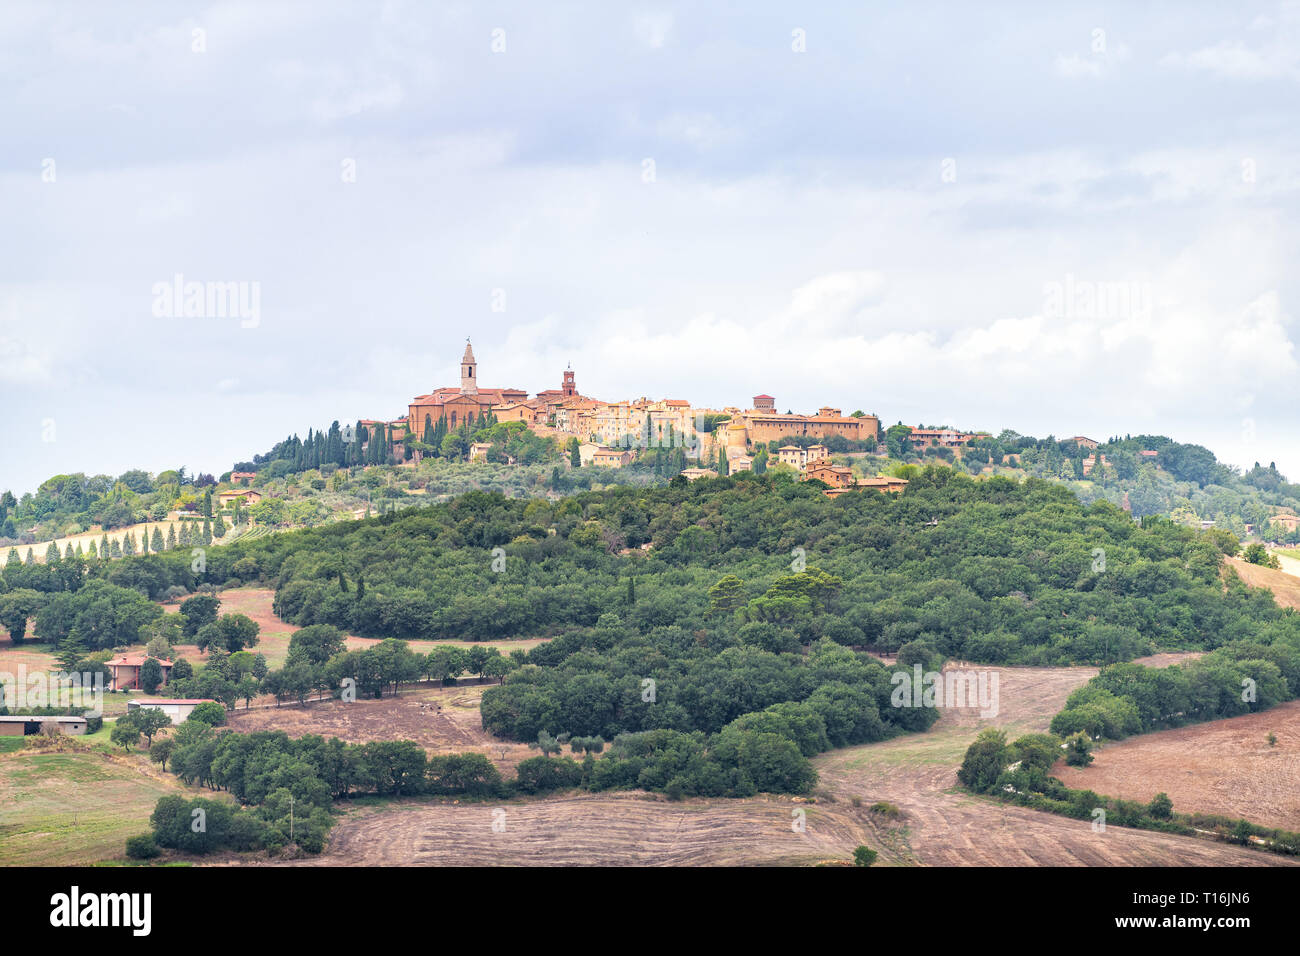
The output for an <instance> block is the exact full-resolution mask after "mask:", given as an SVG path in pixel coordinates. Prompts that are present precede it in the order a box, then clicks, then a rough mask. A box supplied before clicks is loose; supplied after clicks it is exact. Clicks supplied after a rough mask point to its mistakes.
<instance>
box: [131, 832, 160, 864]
mask: <svg viewBox="0 0 1300 956" xmlns="http://www.w3.org/2000/svg"><path fill="white" fill-rule="evenodd" d="M160 852H162V851H160V850H159V849H158V844H157V843H155V842H154V838H153V834H152V833H141V834H140V835H139V836H133V837H128V838H127V841H126V855H127V856H129V857H130V858H131V859H133V860H152V859H153V858H154V857H156V856H157V855H158V854H159V853H160Z"/></svg>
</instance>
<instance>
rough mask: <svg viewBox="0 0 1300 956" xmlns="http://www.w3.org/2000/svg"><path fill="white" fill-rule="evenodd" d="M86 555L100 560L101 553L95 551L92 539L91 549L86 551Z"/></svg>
mask: <svg viewBox="0 0 1300 956" xmlns="http://www.w3.org/2000/svg"><path fill="white" fill-rule="evenodd" d="M86 553H87V554H88V555H90V557H92V558H96V559H98V558H99V552H98V551H97V550H96V549H95V541H94V539H93V538H92V539H91V542H90V547H89V548H87V549H86Z"/></svg>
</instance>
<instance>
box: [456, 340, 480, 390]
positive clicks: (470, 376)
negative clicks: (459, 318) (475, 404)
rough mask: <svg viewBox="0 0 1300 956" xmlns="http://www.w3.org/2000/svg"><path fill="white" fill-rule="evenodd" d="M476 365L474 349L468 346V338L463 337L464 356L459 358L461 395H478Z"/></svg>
mask: <svg viewBox="0 0 1300 956" xmlns="http://www.w3.org/2000/svg"><path fill="white" fill-rule="evenodd" d="M477 367H478V363H477V362H475V361H474V349H473V348H472V347H471V346H470V344H469V336H468V335H467V336H465V354H464V355H462V356H461V357H460V391H461V394H462V395H477V394H478V378H477V377H476V372H475V369H476V368H477Z"/></svg>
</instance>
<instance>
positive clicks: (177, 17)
mask: <svg viewBox="0 0 1300 956" xmlns="http://www.w3.org/2000/svg"><path fill="white" fill-rule="evenodd" d="M808 6H809V5H807V4H803V3H789V4H778V3H755V2H746V3H743V4H740V3H736V4H707V5H706V4H701V3H681V4H672V3H664V4H648V5H641V4H627V5H624V4H620V3H610V2H593V3H589V4H557V3H547V4H538V3H524V2H517V3H512V4H492V3H481V2H474V3H469V2H466V3H455V4H438V5H436V7H434V6H433V5H430V4H425V3H400V2H392V3H367V2H357V3H351V4H346V3H336V2H321V0H315V2H310V3H300V4H299V3H276V2H267V0H253V2H247V3H183V2H177V0H166V2H156V3H155V2H134V3H131V4H116V5H108V4H102V3H98V2H95V3H90V2H87V3H83V4H71V3H68V4H58V5H55V4H50V3H48V2H44V0H41V2H32V3H24V2H20V0H5V3H4V5H3V6H2V7H0V226H2V227H3V231H2V232H0V389H2V391H3V395H4V398H5V414H4V415H3V416H0V442H3V449H4V452H3V456H2V458H0V461H2V462H3V464H2V466H0V488H4V487H9V488H12V489H13V490H14V491H15V492H17V493H21V492H23V491H29V490H33V489H34V488H35V486H36V485H37V484H38V483H39V482H40V481H42V480H43V479H45V478H46V477H48V476H50V475H52V474H56V473H60V472H71V471H85V472H88V473H97V472H108V473H114V474H116V473H119V472H121V471H123V470H125V469H127V468H131V467H140V468H145V469H148V470H150V471H155V472H156V471H160V470H162V469H164V468H171V467H176V466H179V465H185V466H187V467H188V468H190V469H191V470H202V471H211V472H214V473H220V472H221V471H224V470H226V469H228V468H229V467H230V466H231V464H232V463H233V462H235V461H237V460H241V459H244V458H248V457H251V456H252V454H253V453H254V452H262V451H266V450H267V449H268V448H269V447H270V445H271V444H272V443H273V442H274V441H276V440H278V439H280V438H282V437H284V436H285V435H286V434H288V433H289V432H292V431H297V432H299V433H300V434H305V433H306V430H307V428H308V426H313V425H328V424H329V422H330V421H332V420H334V419H336V418H337V419H340V420H342V421H348V420H354V419H356V418H358V417H365V418H372V417H386V418H393V417H397V416H399V415H402V414H405V411H406V403H407V401H408V400H409V399H410V398H411V397H412V396H414V395H417V394H422V393H425V392H427V391H429V390H430V389H431V388H433V387H435V386H438V385H446V384H454V383H455V382H456V381H457V380H458V363H459V359H460V355H461V352H462V350H463V348H464V342H465V337H466V336H467V335H470V336H472V337H473V341H474V351H475V354H476V356H477V358H478V360H479V362H480V364H481V368H480V378H479V380H480V383H481V384H482V385H484V386H511V387H518V388H524V389H527V390H528V391H529V393H534V392H537V391H538V390H541V389H544V388H552V387H557V386H558V385H559V382H560V376H561V371H562V370H563V368H564V367H565V364H566V363H569V362H571V363H572V365H573V368H574V369H575V371H576V373H577V381H578V385H579V388H580V389H581V390H582V391H583V392H584V393H586V394H590V395H594V396H595V397H597V398H600V399H603V400H607V401H612V400H618V399H622V398H629V397H637V396H640V395H648V396H652V397H671V398H686V399H689V400H690V401H691V402H692V403H693V404H695V405H700V406H712V407H722V406H726V405H733V404H734V405H741V406H748V405H749V403H750V397H751V396H753V395H755V394H757V393H760V392H766V393H769V394H772V395H775V396H776V399H777V405H778V407H779V408H780V410H782V411H784V410H786V409H788V408H789V409H794V410H796V411H807V410H815V409H816V408H817V407H818V406H820V405H832V406H838V407H841V408H843V409H844V411H845V412H846V413H847V412H849V411H851V410H853V409H855V408H862V409H865V410H867V411H869V412H876V413H878V414H879V415H880V416H881V418H882V419H883V420H884V421H885V423H886V424H892V423H893V422H896V421H899V420H902V421H904V422H908V423H912V424H916V423H918V422H921V423H926V424H937V423H941V422H942V423H947V424H951V425H955V426H957V427H962V428H982V429H988V430H993V431H998V430H1000V429H1002V428H1014V429H1016V430H1018V431H1020V432H1022V433H1026V434H1035V435H1045V434H1047V433H1049V432H1050V433H1054V434H1055V435H1057V436H1058V437H1066V436H1070V435H1075V434H1085V435H1090V436H1092V437H1094V438H1098V439H1104V438H1106V437H1108V436H1110V435H1112V434H1125V433H1132V434H1138V433H1144V432H1154V433H1163V434H1168V435H1171V436H1173V437H1174V438H1176V439H1177V440H1180V441H1189V442H1198V443H1201V444H1205V445H1207V446H1208V447H1210V448H1211V449H1213V450H1214V451H1215V452H1216V453H1217V454H1218V455H1219V457H1220V458H1221V459H1223V460H1226V461H1229V462H1232V463H1234V464H1238V465H1243V466H1246V467H1249V466H1250V465H1251V464H1252V463H1253V462H1254V461H1255V460H1260V461H1263V462H1265V463H1267V462H1268V461H1270V460H1275V461H1276V462H1277V463H1278V465H1279V467H1281V468H1282V469H1283V470H1284V471H1287V472H1289V474H1290V475H1291V477H1292V478H1300V422H1298V421H1297V417H1296V414H1295V412H1296V409H1297V406H1298V405H1300V403H1298V402H1297V398H1300V376H1298V375H1297V356H1296V354H1295V348H1294V345H1293V337H1294V336H1295V335H1296V326H1295V317H1296V293H1297V282H1298V280H1297V270H1296V263H1297V251H1298V250H1297V233H1298V231H1300V215H1297V213H1298V212H1300V209H1298V208H1297V205H1298V204H1297V196H1298V195H1300V192H1298V190H1300V169H1298V168H1297V164H1296V157H1297V145H1298V143H1297V139H1298V138H1300V124H1298V123H1297V122H1296V120H1297V118H1298V117H1297V112H1298V109H1297V103H1300V7H1298V6H1297V5H1295V4H1274V3H1234V4H1231V5H1228V4H1222V3H1215V4H1195V3H1187V2H1177V3H1168V4H1161V3H1151V4H1142V5H1140V9H1139V8H1138V7H1139V5H1135V4H1127V3H1112V4H1096V3H1092V4H1078V5H1072V4H1050V5H1044V4H1036V3H1023V4H1020V3H1017V4H1002V5H1000V7H999V9H998V10H996V11H993V10H990V9H987V7H989V6H990V5H988V4H978V5H977V4H968V3H956V2H954V3H950V4H924V3H899V4H886V3H871V4H862V3H843V4H838V5H836V4H826V5H817V6H818V9H815V10H810V9H809V8H808ZM706 7H707V9H706ZM178 275H179V276H183V277H184V281H185V282H201V283H219V282H234V283H242V284H243V285H242V288H243V289H244V290H245V292H246V293H247V294H249V295H250V296H251V295H253V294H254V293H255V294H256V295H257V296H258V299H257V300H256V304H257V306H258V308H257V310H256V313H255V314H254V313H253V311H252V310H251V308H250V309H249V310H248V311H247V312H246V313H245V315H244V317H243V318H241V317H239V316H225V317H222V316H217V315H198V316H195V315H189V316H187V315H186V312H185V309H184V307H183V305H184V304H183V303H178V304H175V305H174V306H171V307H169V305H168V304H167V303H166V302H165V300H163V299H162V298H161V292H160V291H159V290H160V286H161V285H166V286H170V285H171V284H172V283H173V282H174V281H175V277H176V276H178ZM1099 300H1100V303H1101V304H1102V305H1105V306H1106V307H1105V308H1100V307H1098V305H1099ZM253 301H254V300H252V299H250V300H249V304H250V306H251V305H252V303H253ZM160 312H161V313H163V314H159V313H160Z"/></svg>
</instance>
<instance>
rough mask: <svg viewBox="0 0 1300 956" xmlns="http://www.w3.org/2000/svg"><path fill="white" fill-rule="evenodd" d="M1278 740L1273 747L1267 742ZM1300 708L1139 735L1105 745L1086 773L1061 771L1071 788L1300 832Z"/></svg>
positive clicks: (1057, 769) (1061, 768) (1289, 706)
mask: <svg viewBox="0 0 1300 956" xmlns="http://www.w3.org/2000/svg"><path fill="white" fill-rule="evenodd" d="M1270 732H1272V733H1274V734H1276V735H1277V745H1276V746H1274V747H1270V746H1269V744H1268V735H1269V733H1270ZM1298 754H1300V701H1295V700H1293V701H1289V702H1288V703H1285V704H1282V705H1280V706H1278V707H1274V708H1273V709H1272V710H1268V711H1265V712H1263V713H1259V714H1246V715H1244V716H1242V717H1232V718H1230V719H1228V720H1215V721H1210V722H1208V723H1204V724H1194V725H1192V726H1190V727H1180V728H1178V729H1176V730H1162V731H1160V732H1158V733H1153V734H1143V735H1142V736H1140V737H1133V738H1130V739H1129V740H1123V741H1120V742H1119V743H1113V744H1107V745H1106V746H1104V747H1102V748H1101V749H1099V750H1097V751H1096V752H1095V758H1096V759H1095V760H1094V761H1093V763H1092V765H1091V766H1089V767H1086V768H1081V767H1068V766H1066V765H1065V764H1064V763H1061V764H1058V765H1057V766H1056V767H1055V769H1054V770H1053V771H1052V773H1053V774H1054V775H1055V776H1056V777H1057V778H1059V779H1060V781H1061V782H1062V783H1064V784H1065V785H1066V786H1069V787H1077V788H1079V789H1086V790H1094V791H1096V792H1097V793H1104V794H1106V795H1108V796H1112V797H1122V798H1124V799H1126V800H1141V801H1143V802H1146V801H1148V800H1150V799H1151V798H1152V797H1154V796H1155V795H1156V794H1157V793H1159V792H1161V791H1163V792H1165V793H1167V794H1169V798H1170V799H1171V800H1173V802H1174V809H1175V810H1178V811H1181V812H1184V813H1187V812H1201V813H1217V814H1222V815H1223V816H1228V817H1233V818H1236V817H1245V818H1246V819H1248V820H1250V821H1252V822H1254V823H1259V824H1262V825H1264V826H1269V827H1280V828H1282V829H1285V830H1298V831H1300V756H1297V755H1298Z"/></svg>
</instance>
